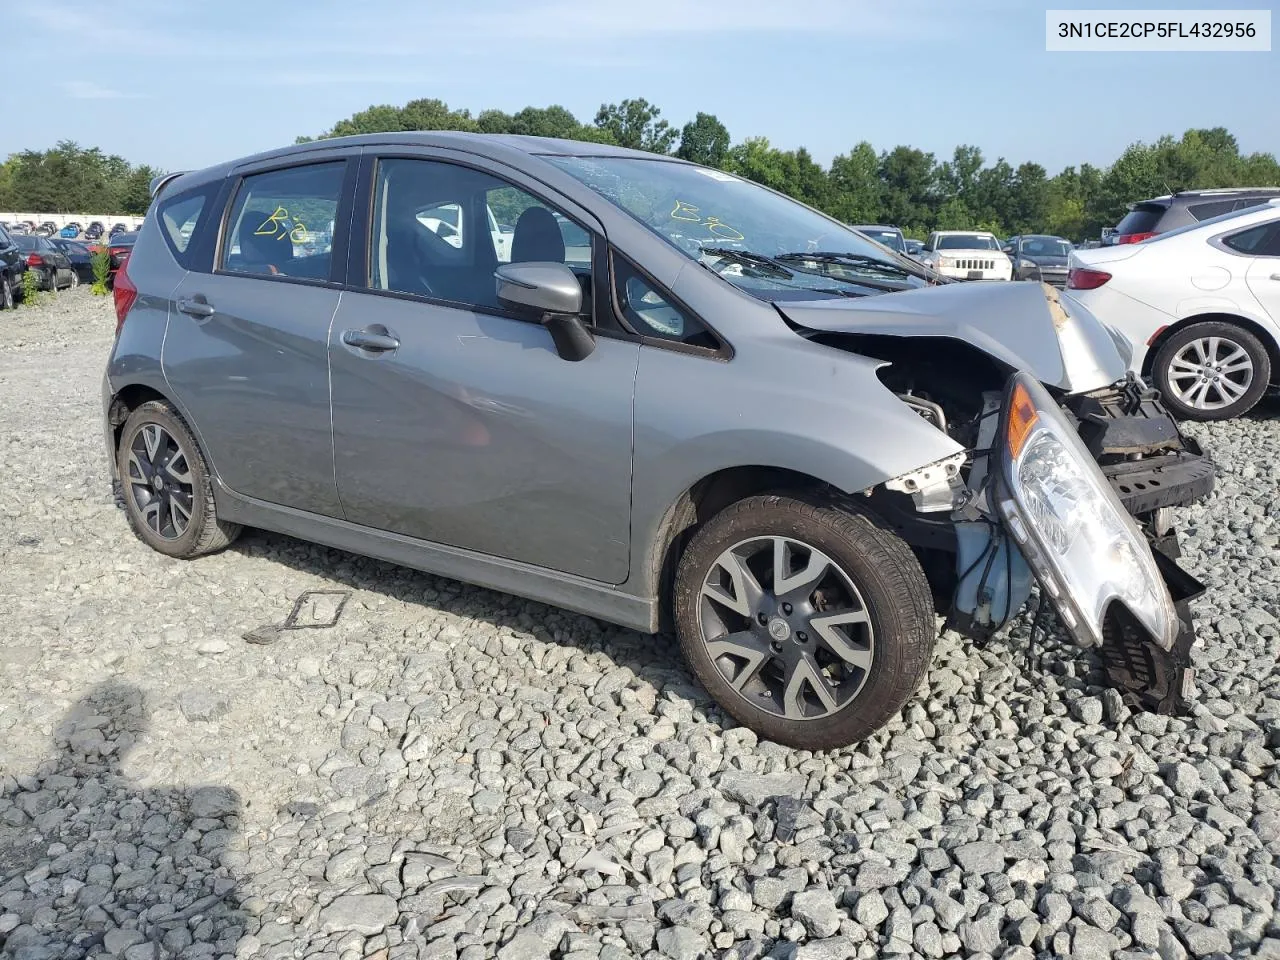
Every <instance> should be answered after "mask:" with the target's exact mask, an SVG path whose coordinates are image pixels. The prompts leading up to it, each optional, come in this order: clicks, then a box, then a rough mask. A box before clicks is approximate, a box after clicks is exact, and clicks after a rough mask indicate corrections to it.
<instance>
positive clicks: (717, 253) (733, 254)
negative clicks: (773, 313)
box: [702, 247, 795, 280]
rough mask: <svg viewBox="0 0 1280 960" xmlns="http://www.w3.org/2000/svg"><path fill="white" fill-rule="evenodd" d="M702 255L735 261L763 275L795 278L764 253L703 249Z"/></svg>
mask: <svg viewBox="0 0 1280 960" xmlns="http://www.w3.org/2000/svg"><path fill="white" fill-rule="evenodd" d="M702 253H706V254H710V255H711V256H713V257H720V258H721V259H723V260H735V261H737V262H738V263H741V264H743V265H744V266H748V267H753V268H755V269H756V270H759V271H760V272H761V273H764V274H767V273H772V274H773V275H774V276H775V277H782V278H783V279H784V280H790V279H792V278H793V277H794V276H795V274H794V273H792V272H791V271H790V270H788V269H787V268H786V267H784V266H783V265H782V264H780V263H779V262H778V261H777V260H775V259H774V258H773V257H766V256H765V255H764V254H763V253H753V252H752V251H750V250H735V249H734V248H733V247H703V248H702Z"/></svg>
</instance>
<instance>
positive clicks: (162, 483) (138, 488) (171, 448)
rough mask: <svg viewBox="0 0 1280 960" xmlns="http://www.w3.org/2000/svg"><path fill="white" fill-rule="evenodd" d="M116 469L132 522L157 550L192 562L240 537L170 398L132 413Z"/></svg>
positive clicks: (140, 537)
mask: <svg viewBox="0 0 1280 960" xmlns="http://www.w3.org/2000/svg"><path fill="white" fill-rule="evenodd" d="M157 431H158V432H157ZM184 464H185V466H186V469H185V470H183V469H182V467H183V465H184ZM116 468H117V470H118V471H119V474H120V485H121V490H122V492H123V494H124V503H125V512H126V513H127V514H128V516H129V525H130V526H131V527H132V528H133V532H134V533H135V534H136V535H137V537H138V539H140V540H141V541H142V542H143V543H145V544H147V546H149V547H151V548H152V549H153V550H158V551H159V552H160V553H164V554H167V555H168V556H171V557H179V558H181V559H184V560H188V559H191V558H193V557H199V556H203V555H204V554H206V553H213V552H215V551H217V550H221V549H223V548H224V547H226V546H227V545H228V544H229V543H231V541H233V540H234V539H235V538H236V537H237V536H239V535H240V525H239V524H236V523H227V522H226V521H223V520H219V519H218V515H217V507H216V504H215V503H214V500H213V485H212V483H211V482H210V478H209V467H208V464H207V463H206V462H205V458H204V454H203V452H202V451H201V450H200V446H199V444H197V443H196V441H195V437H193V436H192V434H191V431H190V429H188V427H187V424H186V422H185V421H183V419H182V417H181V416H179V415H178V412H177V411H176V410H175V409H174V408H173V407H172V406H170V405H169V404H168V403H166V402H165V401H163V400H151V401H148V402H147V403H144V404H142V405H141V406H139V407H138V408H137V409H136V410H134V411H133V413H131V414H129V419H128V420H126V421H125V424H124V429H123V430H122V431H121V432H120V445H119V447H118V448H117V450H116ZM157 475H158V476H159V478H160V480H159V482H158V483H157V482H156V481H155V477H156V476H157ZM175 504H176V505H177V507H176V509H175V506H174V505H175ZM184 512H185V513H186V514H187V516H186V518H185V522H184V517H183V513H184Z"/></svg>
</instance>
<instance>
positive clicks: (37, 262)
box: [27, 253, 44, 267]
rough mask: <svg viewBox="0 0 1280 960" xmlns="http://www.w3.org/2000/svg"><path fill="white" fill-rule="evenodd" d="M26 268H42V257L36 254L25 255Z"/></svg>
mask: <svg viewBox="0 0 1280 960" xmlns="http://www.w3.org/2000/svg"><path fill="white" fill-rule="evenodd" d="M27 266H28V267H43V266H44V257H42V256H40V254H38V253H28V254H27Z"/></svg>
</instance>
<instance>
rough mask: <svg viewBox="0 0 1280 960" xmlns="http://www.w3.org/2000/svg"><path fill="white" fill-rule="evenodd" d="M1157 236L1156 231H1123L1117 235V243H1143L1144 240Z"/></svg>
mask: <svg viewBox="0 0 1280 960" xmlns="http://www.w3.org/2000/svg"><path fill="white" fill-rule="evenodd" d="M1154 236H1155V233H1154V231H1149V232H1147V233H1122V234H1120V236H1118V237H1116V243H1141V242H1142V241H1143V240H1150V239H1151V238H1152V237H1154Z"/></svg>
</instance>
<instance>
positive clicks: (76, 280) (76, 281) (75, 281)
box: [67, 269, 80, 290]
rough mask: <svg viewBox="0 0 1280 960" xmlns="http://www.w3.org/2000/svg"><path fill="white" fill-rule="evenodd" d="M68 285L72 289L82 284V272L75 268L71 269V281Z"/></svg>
mask: <svg viewBox="0 0 1280 960" xmlns="http://www.w3.org/2000/svg"><path fill="white" fill-rule="evenodd" d="M67 286H68V287H69V288H70V289H72V290H74V289H75V288H76V287H78V286H80V274H79V273H78V272H77V271H76V270H74V269H73V270H72V271H71V282H70V283H69V284H67Z"/></svg>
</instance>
